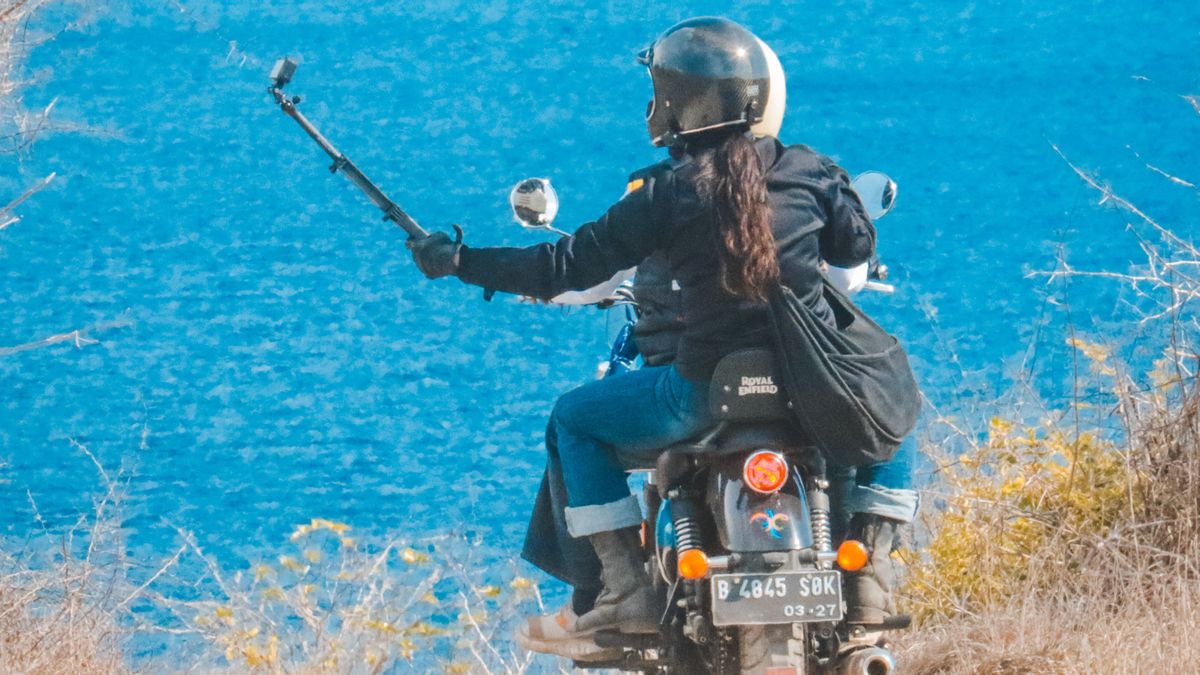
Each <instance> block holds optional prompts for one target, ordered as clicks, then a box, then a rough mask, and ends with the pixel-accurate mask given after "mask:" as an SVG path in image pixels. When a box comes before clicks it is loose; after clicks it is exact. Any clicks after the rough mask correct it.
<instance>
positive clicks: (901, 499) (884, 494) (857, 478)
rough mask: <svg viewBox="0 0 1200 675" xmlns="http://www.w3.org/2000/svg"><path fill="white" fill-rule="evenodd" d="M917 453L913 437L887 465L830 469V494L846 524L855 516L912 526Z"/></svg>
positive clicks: (831, 466) (914, 505)
mask: <svg viewBox="0 0 1200 675" xmlns="http://www.w3.org/2000/svg"><path fill="white" fill-rule="evenodd" d="M915 449H916V441H915V440H913V438H912V437H909V438H907V439H905V440H904V442H903V443H901V444H900V449H898V450H897V451H896V454H895V455H894V456H893V457H892V458H891V459H890V460H888V461H886V462H881V463H879V464H869V465H867V466H860V467H857V468H855V467H842V466H833V465H830V466H829V468H828V473H829V483H830V492H831V493H832V495H831V496H832V497H833V503H834V504H835V505H836V508H837V511H838V515H839V516H840V517H841V519H842V520H843V522H848V521H849V518H850V516H851V515H853V514H855V513H871V514H874V515H877V516H884V517H885V518H891V519H892V520H899V521H901V522H904V523H909V522H912V520H913V518H915V517H916V513H917V501H918V500H917V491H916V490H915V489H913V480H912V465H913V460H914V452H915Z"/></svg>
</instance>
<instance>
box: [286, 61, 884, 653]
mask: <svg viewBox="0 0 1200 675" xmlns="http://www.w3.org/2000/svg"><path fill="white" fill-rule="evenodd" d="M296 70H297V64H296V62H295V61H293V60H292V59H290V58H287V57H284V58H282V59H280V60H279V61H278V62H276V64H275V65H274V67H273V68H272V70H271V74H270V80H271V84H270V86H268V88H267V92H268V94H269V95H270V97H271V100H272V102H273V103H274V104H275V105H277V106H278V107H279V108H280V110H281V111H282V112H283V113H284V114H285V115H287V116H288V117H290V118H292V119H293V120H294V121H295V122H296V123H297V124H298V125H299V126H300V127H301V129H302V130H303V131H304V132H305V133H306V134H307V135H308V136H309V137H310V138H311V139H312V140H313V141H314V142H315V143H316V144H317V145H318V146H319V147H320V148H321V150H322V151H323V152H324V153H325V154H326V155H327V156H328V157H329V158H330V159H331V160H332V161H333V164H332V165H331V166H330V171H331V172H333V173H341V174H343V175H344V176H346V177H347V178H348V179H349V180H350V181H351V182H352V183H354V185H355V186H356V187H358V188H359V189H360V190H361V191H362V192H363V193H364V194H365V195H366V197H367V198H368V199H369V200H370V201H371V202H372V203H373V204H375V206H377V207H378V208H379V209H380V210H381V211H382V212H383V217H384V219H385V220H389V221H391V222H393V223H394V224H396V225H397V226H399V227H400V228H402V229H403V230H404V231H405V232H406V233H407V234H408V235H409V236H410V237H416V238H419V237H423V236H426V234H427V233H426V231H425V230H424V229H423V228H422V227H421V226H420V225H419V224H417V222H416V221H415V220H414V219H413V218H412V217H411V216H409V215H408V214H407V213H406V212H405V211H403V210H402V209H401V208H400V207H399V206H398V205H397V204H396V203H395V202H393V201H392V200H391V199H389V198H388V197H387V196H386V195H385V194H384V193H383V191H382V190H380V189H379V187H378V186H376V185H375V183H373V182H372V181H371V180H370V179H368V178H367V177H366V175H365V174H364V173H363V172H362V171H361V170H360V169H359V168H358V167H357V166H356V165H355V164H354V163H353V162H351V161H350V160H349V158H347V157H346V156H345V155H343V154H342V153H341V152H340V151H338V150H337V148H335V147H334V146H333V144H332V143H331V142H330V141H329V140H328V139H326V138H325V137H324V136H323V135H322V134H321V133H320V132H319V131H318V130H317V129H316V127H315V126H314V125H313V124H312V123H311V122H310V121H309V120H308V119H307V118H306V117H305V116H304V115H303V114H302V113H301V112H300V110H299V104H300V97H299V96H288V95H286V94H285V93H284V91H283V89H284V87H285V86H286V85H287V84H288V83H289V82H290V81H291V79H292V77H293V76H294V75H295V73H296ZM854 188H855V190H856V191H857V192H858V194H859V196H860V198H861V199H862V201H863V203H864V205H865V206H866V207H867V210H868V213H869V214H870V215H871V217H872V218H873V219H877V218H879V217H882V216H883V215H884V214H885V213H887V211H889V210H890V209H891V207H892V205H893V203H894V200H895V196H896V185H895V183H894V182H892V180H891V179H890V178H888V177H887V176H886V175H884V174H881V173H879V172H868V173H865V174H862V175H860V176H859V177H858V178H857V179H856V180H855V182H854ZM510 200H511V202H512V205H513V211H514V214H515V215H516V217H517V219H518V222H520V223H521V224H522V225H523V226H525V227H528V228H530V229H535V230H541V231H548V232H554V233H556V234H562V233H561V232H560V231H558V230H555V229H554V228H553V227H552V226H551V223H552V221H553V219H554V214H555V213H556V212H557V208H558V200H557V196H556V195H555V194H554V192H553V188H552V187H551V186H550V183H549V181H548V180H546V179H529V180H527V181H522V183H520V184H518V186H517V188H516V189H514V190H513V193H512V195H511V197H510ZM630 272H632V271H630ZM886 275H887V268H886V267H885V266H883V265H882V264H880V263H879V262H878V260H875V261H873V262H872V263H871V265H870V268H869V277H870V279H871V280H869V281H867V282H866V284H865V286H864V287H865V288H868V289H871V290H876V291H881V292H885V293H888V292H891V291H892V287H891V286H889V285H887V284H885V283H883V279H884V278H886ZM592 304H596V305H597V306H599V307H602V308H606V309H613V308H616V307H623V308H624V310H625V311H626V312H627V314H628V318H630V319H634V318H636V298H635V297H634V296H633V294H632V293H631V292H630V289H629V286H628V284H622V280H621V279H620V278H619V275H618V277H614V279H613V280H612V289H611V292H609V293H605V294H604V297H603V298H602V299H600V300H597V301H595V302H593V303H592ZM631 330H632V328H631V325H629V323H627V324H626V325H625V327H624V328H623V330H622V334H621V336H620V337H619V339H618V340H617V341H615V342H614V344H613V351H612V354H611V356H610V359H609V361H608V362H607V363H606V367H605V368H603V369H602V372H601V375H612V374H615V373H617V372H620V371H621V370H627V369H630V368H633V367H635V366H634V359H635V358H636V355H635V354H634V352H633V350H632V349H631V344H630V341H629V336H630V333H631ZM778 381H780V380H779V377H778V375H777V373H776V364H775V360H774V357H773V355H772V353H771V352H770V351H769V350H746V351H741V352H736V353H733V354H730V355H728V356H726V357H725V358H724V359H722V361H721V362H720V363H719V364H718V365H717V368H716V371H715V372H714V375H713V379H712V383H711V385H710V390H709V400H710V406H711V413H712V416H713V419H714V420H715V422H716V423H715V425H714V426H713V427H712V428H711V429H709V430H708V431H707V432H705V433H704V434H702V435H701V437H699V438H697V439H695V440H693V441H691V442H687V443H681V444H678V445H674V446H671V447H667V448H663V449H662V451H661V453H660V454H659V457H658V461H657V463H656V466H655V467H654V468H652V469H648V470H646V471H644V472H642V473H644V474H645V476H644V477H645V480H644V488H643V492H644V496H645V502H646V506H647V514H648V517H647V518H646V520H645V522H644V524H643V533H644V544H645V549H646V554H647V555H646V557H647V564H648V565H649V566H650V572H651V573H652V574H651V577H652V578H653V579H654V583H655V585H656V587H657V589H658V590H659V592H660V595H661V597H662V608H663V611H662V618H661V621H660V630H659V632H658V634H656V635H627V634H622V633H618V632H601V633H598V634H597V635H596V641H597V642H598V643H599V644H600V645H601V646H605V647H615V648H619V649H620V652H621V656H620V657H619V658H616V659H612V660H610V661H606V662H588V663H580V664H577V665H578V666H579V667H581V668H616V669H620V670H625V671H633V672H642V673H646V674H647V675H650V674H654V675H659V674H661V675H667V674H674V673H688V674H690V673H697V672H712V673H717V674H719V675H733V674H747V675H748V674H751V673H753V674H754V675H763V673H767V674H769V675H784V674H785V673H787V674H789V675H803V674H805V673H837V674H840V675H888V674H890V673H891V672H893V671H894V670H895V659H894V658H893V656H892V654H891V652H890V650H889V649H888V646H887V643H886V642H885V641H884V640H883V638H882V634H883V632H884V631H887V630H893V629H901V628H904V627H906V626H907V625H908V619H907V617H903V616H898V617H895V618H894V619H893V620H891V621H889V622H888V623H886V624H882V625H875V626H867V625H849V624H847V623H846V622H845V621H844V619H843V602H842V588H843V586H842V572H843V571H849V572H853V571H856V570H859V569H861V568H862V567H863V566H864V565H865V564H866V562H867V551H866V548H865V547H864V546H863V544H862V543H861V542H856V541H852V540H844V541H840V542H839V541H838V539H839V537H837V533H836V532H835V531H834V523H833V518H832V514H831V511H830V497H829V492H828V491H829V487H830V486H829V480H828V478H827V474H826V466H825V460H824V458H823V457H822V455H821V453H820V452H818V451H817V450H815V449H814V448H811V447H808V446H807V445H806V444H805V443H804V442H803V440H802V439H801V438H800V437H799V436H798V435H797V433H796V432H795V431H794V430H793V428H792V426H791V423H790V419H789V414H788V406H789V403H788V400H787V397H786V396H785V394H784V392H783V391H782V389H781V388H780V387H779V386H778V385H777V384H776V383H777V382H778ZM835 543H837V544H838V545H837V547H836V548H835V547H834V544H835Z"/></svg>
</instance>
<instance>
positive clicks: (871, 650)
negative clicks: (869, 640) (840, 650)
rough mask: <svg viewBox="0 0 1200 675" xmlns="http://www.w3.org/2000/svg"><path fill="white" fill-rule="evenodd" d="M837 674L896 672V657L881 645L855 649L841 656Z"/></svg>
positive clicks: (886, 674)
mask: <svg viewBox="0 0 1200 675" xmlns="http://www.w3.org/2000/svg"><path fill="white" fill-rule="evenodd" d="M837 672H838V675H892V673H894V672H896V657H894V656H892V653H891V652H890V651H888V650H886V649H883V648H882V647H867V648H865V649H856V650H854V651H852V652H850V653H849V654H846V655H845V656H843V657H842V659H841V661H840V662H839V663H838V669H837Z"/></svg>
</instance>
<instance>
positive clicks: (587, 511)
mask: <svg viewBox="0 0 1200 675" xmlns="http://www.w3.org/2000/svg"><path fill="white" fill-rule="evenodd" d="M762 47H763V44H762V42H761V41H759V40H758V39H757V38H755V37H754V36H753V34H751V33H750V32H749V31H747V30H746V29H744V28H742V27H741V26H738V25H737V24H734V23H733V22H730V21H727V20H724V19H713V18H701V19H692V20H688V21H685V22H682V23H680V24H678V25H676V26H674V27H673V28H671V29H670V30H668V31H667V32H666V33H664V34H663V35H662V36H661V37H660V38H659V39H658V40H656V41H655V43H654V45H653V46H652V47H651V48H650V49H649V50H647V51H646V52H645V53H644V54H643V57H642V59H643V63H644V64H645V65H647V66H648V68H649V69H650V73H651V78H652V80H653V84H654V99H653V100H652V102H651V106H650V108H649V110H648V114H647V123H648V127H649V130H650V134H651V138H652V140H653V141H654V142H655V144H656V145H660V146H667V147H670V148H672V150H673V151H674V152H675V153H676V154H678V155H679V156H680V160H679V161H677V162H674V163H671V164H658V165H655V166H653V167H650V168H649V169H648V170H647V173H646V178H645V179H644V180H643V183H642V184H641V185H638V186H636V187H635V188H634V189H632V190H630V191H629V193H628V194H627V195H626V196H625V197H623V198H622V199H621V200H620V201H618V202H617V203H616V204H614V205H613V206H612V207H611V208H610V209H609V210H608V212H607V213H606V214H604V216H602V217H601V218H600V219H599V220H597V221H596V222H593V223H588V224H585V225H583V226H582V227H580V228H579V229H578V230H577V231H576V232H575V234H574V235H572V236H570V237H564V238H563V239H561V240H559V241H558V242H556V243H554V244H541V245H538V246H531V247H527V248H522V249H513V248H469V247H467V246H465V245H463V244H462V243H461V240H453V239H451V238H450V237H449V236H448V235H447V234H445V233H444V232H439V233H435V234H433V235H431V236H429V237H427V238H424V239H420V240H413V241H410V247H411V248H412V252H413V257H414V259H415V260H416V262H417V264H418V266H419V267H420V268H421V270H422V272H423V273H425V275H426V276H428V277H429V278H439V277H442V276H447V275H456V276H458V277H459V278H460V279H461V280H463V281H464V282H467V283H471V284H475V285H479V286H483V287H484V288H487V289H491V290H501V291H505V292H510V293H518V294H524V295H530V296H533V297H537V298H544V299H545V298H551V297H554V296H555V295H558V294H559V293H562V292H564V291H567V290H571V289H576V290H579V289H584V288H588V287H590V286H592V285H594V284H597V283H600V282H602V281H604V280H606V279H609V278H611V277H612V276H613V275H614V274H615V273H616V272H618V271H620V270H622V269H625V268H628V267H630V266H633V265H636V264H638V263H639V262H640V261H642V260H644V259H645V258H646V257H648V256H649V255H651V254H653V253H656V252H659V253H661V254H663V255H664V256H665V257H666V259H667V261H668V264H669V266H670V269H671V273H672V276H673V279H674V280H675V281H676V282H677V283H678V284H679V286H680V298H681V305H682V309H683V334H682V337H681V339H680V342H679V349H678V354H677V356H676V359H675V362H674V363H673V364H672V365H669V366H649V367H646V368H643V369H641V370H638V371H634V372H630V373H625V374H620V375H616V376H614V377H611V378H606V379H603V380H598V381H596V382H592V383H589V384H586V385H584V386H582V387H579V388H577V389H575V390H573V391H571V392H568V393H567V394H565V395H563V396H562V397H561V398H560V399H559V401H558V403H557V404H556V406H555V409H554V412H553V413H552V415H551V420H550V429H549V432H548V440H550V437H551V436H553V440H554V441H556V444H557V448H558V457H559V459H560V461H561V468H562V477H563V483H564V487H565V492H566V497H567V501H568V506H567V507H566V508H565V510H564V516H565V521H566V525H567V528H568V530H569V532H570V533H571V535H573V536H575V537H587V539H588V541H589V542H590V543H591V545H592V547H593V549H594V550H595V552H596V554H597V555H598V557H599V560H600V567H601V570H600V572H601V579H602V582H603V583H602V590H601V591H600V593H599V597H597V598H596V600H595V603H594V607H593V608H592V609H591V610H590V611H586V612H584V613H583V614H582V615H580V616H578V618H577V619H575V620H574V623H573V625H569V626H564V627H563V628H564V630H566V631H567V632H568V633H571V634H574V635H587V634H590V633H592V632H594V631H596V630H599V629H618V630H623V631H626V632H653V631H655V630H656V626H657V620H658V611H657V609H658V608H657V607H656V606H655V604H654V599H653V594H652V591H651V588H650V584H649V579H648V578H647V575H646V571H645V568H644V566H643V559H642V552H641V547H640V542H639V536H638V530H637V527H638V525H640V523H641V519H642V515H641V512H640V509H639V507H638V504H637V501H636V499H634V498H633V496H632V495H630V494H629V491H628V487H627V485H626V484H625V474H624V469H625V468H627V467H632V466H648V465H650V464H651V463H652V462H653V460H654V457H655V455H656V450H658V449H659V448H661V447H663V446H665V445H668V444H670V443H673V442H678V441H682V440H685V439H687V438H690V437H692V436H693V435H695V434H696V433H698V432H700V431H701V430H703V429H705V428H706V427H708V426H709V425H710V423H711V420H710V419H709V416H708V413H707V405H706V399H707V383H708V380H709V379H710V378H711V375H712V371H713V368H714V367H715V365H716V363H717V361H719V360H720V359H721V358H722V357H723V356H725V355H727V354H729V353H732V352H733V351H737V350H739V349H745V348H753V347H768V346H769V345H770V336H769V334H768V331H767V325H768V318H767V308H766V303H765V295H766V293H767V291H768V289H769V288H770V286H771V285H772V284H774V283H776V282H781V283H784V284H786V285H787V286H788V287H789V288H791V289H792V291H793V292H794V293H796V295H797V296H798V297H800V298H802V299H803V300H804V301H805V302H807V303H808V304H809V305H810V307H811V308H812V309H813V310H814V311H815V312H816V313H818V315H820V316H824V317H828V318H829V319H830V320H831V319H832V317H831V316H830V310H829V307H828V305H827V304H826V303H825V300H824V298H823V296H822V294H821V281H820V274H821V272H820V264H821V260H822V259H824V260H826V261H828V262H829V263H830V264H832V265H836V266H841V267H855V266H857V265H860V264H862V263H864V262H866V261H867V259H869V258H870V256H871V255H872V254H873V250H874V244H875V233H874V228H873V226H872V224H871V222H870V219H869V217H868V216H867V215H866V213H865V211H864V209H863V207H862V204H861V202H860V201H859V200H858V197H857V196H856V195H855V194H854V192H853V190H851V189H850V182H849V178H848V176H847V175H846V174H845V172H844V171H842V170H841V169H840V168H839V167H837V166H836V165H835V164H833V162H832V161H830V160H829V159H827V158H825V157H823V156H821V155H818V154H817V153H815V152H813V151H812V150H810V149H808V148H806V147H803V146H794V147H790V148H785V147H784V146H782V145H781V144H779V143H778V141H776V140H775V139H774V138H764V139H759V140H753V139H752V137H751V136H750V135H749V133H748V132H749V129H750V127H751V126H752V125H753V124H755V123H757V122H759V121H761V120H762V118H763V116H764V111H765V108H766V102H767V100H768V99H769V94H770V88H771V86H772V84H773V83H772V77H771V72H770V70H771V69H770V67H769V64H768V62H767V57H766V56H765V55H764V51H763V48H762ZM776 86H781V83H779V84H778V85H776ZM614 420H619V424H617V423H614ZM864 527H865V526H864ZM875 530H876V534H877V535H878V536H877V537H876V539H875V540H874V543H876V544H877V548H880V546H879V543H880V542H882V539H883V538H884V536H885V535H887V534H888V533H889V532H894V528H886V527H884V528H880V527H875ZM868 543H869V544H870V543H872V540H868ZM887 549H888V550H890V543H889V545H888V546H887ZM877 553H879V552H878V551H877ZM883 555H884V557H886V553H884V554H883ZM873 560H875V558H873Z"/></svg>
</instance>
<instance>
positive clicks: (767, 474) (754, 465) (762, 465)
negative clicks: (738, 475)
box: [742, 450, 788, 495]
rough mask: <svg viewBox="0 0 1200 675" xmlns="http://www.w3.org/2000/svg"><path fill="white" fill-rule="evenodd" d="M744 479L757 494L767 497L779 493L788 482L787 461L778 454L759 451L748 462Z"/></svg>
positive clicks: (743, 474)
mask: <svg viewBox="0 0 1200 675" xmlns="http://www.w3.org/2000/svg"><path fill="white" fill-rule="evenodd" d="M742 477H743V478H745V479H746V485H747V486H749V487H750V489H751V490H754V491H755V492H760V493H762V494H765V495H769V494H771V493H772V492H778V491H779V488H781V487H783V484H784V483H786V482H787V477H788V464H787V460H786V459H784V458H783V455H781V454H779V453H778V452H774V451H772V450H759V451H758V452H755V453H754V454H752V455H750V457H749V459H747V460H746V468H745V469H743V470H742Z"/></svg>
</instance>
